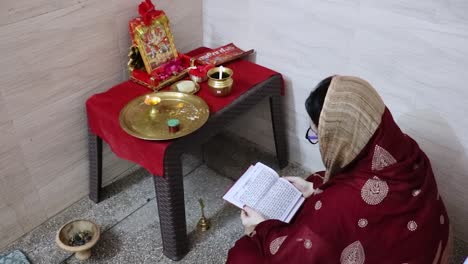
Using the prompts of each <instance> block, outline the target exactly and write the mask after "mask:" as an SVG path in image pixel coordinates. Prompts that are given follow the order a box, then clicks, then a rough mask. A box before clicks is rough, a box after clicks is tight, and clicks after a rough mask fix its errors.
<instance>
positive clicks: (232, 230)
mask: <svg viewBox="0 0 468 264" xmlns="http://www.w3.org/2000/svg"><path fill="white" fill-rule="evenodd" d="M231 184H232V181H231V180H229V179H227V178H225V177H222V176H221V175H218V174H216V173H215V172H214V171H212V170H210V169H209V168H207V167H206V166H204V165H202V166H200V167H199V168H197V169H196V170H194V171H193V172H192V173H190V174H189V175H188V176H186V177H185V179H184V186H185V205H186V219H187V231H188V237H189V241H190V248H191V249H190V252H189V254H188V255H187V256H186V257H185V258H184V259H183V260H182V261H180V262H178V263H223V262H224V261H225V255H226V254H227V251H228V249H229V248H230V247H231V246H232V244H233V243H234V241H235V240H236V239H237V238H238V237H239V236H240V235H241V231H242V226H241V224H240V220H239V218H238V215H239V210H238V209H236V208H234V207H233V206H231V205H228V204H225V202H224V201H223V200H222V199H221V197H222V196H223V194H224V192H225V190H226V189H227V188H228V187H229V186H231ZM199 198H202V199H203V200H204V203H205V206H206V208H205V209H206V210H205V212H206V216H207V217H208V218H209V219H210V221H211V224H212V226H211V229H210V230H209V231H207V232H200V231H198V230H197V229H196V225H197V222H198V220H199V218H200V215H201V213H200V207H199V205H198V199H199ZM159 230H160V229H159V217H158V214H157V204H156V199H151V200H150V201H149V202H148V203H147V204H145V205H144V206H142V207H141V208H140V209H139V210H137V211H135V212H134V213H133V214H131V215H129V216H128V217H127V218H125V219H123V220H122V221H121V222H120V223H118V224H116V225H115V226H113V227H112V228H110V229H109V230H107V231H106V232H105V233H104V234H103V235H102V239H101V241H100V243H99V244H98V245H97V246H96V248H95V250H94V252H93V257H92V258H91V259H90V260H88V261H85V262H79V261H78V260H76V259H75V258H74V257H70V258H69V259H67V260H65V261H64V263H69V264H72V263H76V264H78V263H90V264H94V263H173V262H172V261H171V260H169V259H167V258H165V257H164V256H163V255H162V243H161V238H160V237H161V234H160V231H159ZM209 252H211V253H209Z"/></svg>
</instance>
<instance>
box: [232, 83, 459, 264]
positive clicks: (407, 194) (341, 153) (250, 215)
mask: <svg viewBox="0 0 468 264" xmlns="http://www.w3.org/2000/svg"><path fill="white" fill-rule="evenodd" d="M306 109H307V112H308V114H309V116H310V118H311V126H310V128H309V130H308V131H307V135H306V138H307V139H308V140H309V141H310V142H311V143H312V144H314V143H317V140H318V143H319V148H320V153H321V156H322V160H323V163H324V165H325V168H326V171H325V172H322V173H318V174H314V175H312V176H310V177H309V178H308V179H307V181H306V180H303V179H301V178H298V177H287V178H288V180H289V181H291V182H292V183H293V184H294V185H295V186H296V187H297V188H298V189H299V190H300V191H301V192H302V193H303V195H304V197H306V198H307V199H306V201H305V203H304V205H303V207H302V208H301V210H300V211H299V213H298V214H297V215H296V216H295V219H293V221H292V222H291V223H290V224H286V223H283V222H280V221H277V220H267V221H265V219H264V218H263V217H262V216H261V215H260V214H258V213H257V212H255V211H254V210H252V209H251V208H248V207H247V208H244V210H243V211H242V212H241V219H242V223H243V224H244V226H245V232H246V234H247V236H244V237H242V238H241V239H240V240H239V241H237V242H236V245H235V246H234V247H233V248H232V249H231V250H230V251H229V255H228V260H227V262H228V263H265V262H267V263H424V264H426V263H446V262H447V255H448V251H449V250H448V248H449V247H448V244H449V243H448V242H449V241H450V240H449V219H448V216H447V213H446V210H445V207H444V204H443V202H442V199H441V198H440V196H439V193H438V190H437V185H436V182H435V178H434V175H433V172H432V168H431V165H430V162H429V159H428V158H427V156H426V155H425V154H424V152H423V151H422V150H421V149H420V148H419V146H418V144H417V143H416V142H415V141H414V140H413V139H411V138H410V137H409V136H408V135H406V134H404V133H403V132H402V131H401V130H400V128H399V127H398V126H397V125H396V123H395V121H394V120H393V118H392V116H391V114H390V112H389V110H388V109H387V108H386V107H385V105H384V103H383V102H382V99H381V98H380V96H379V95H378V94H377V92H376V91H375V90H374V88H372V86H371V85H370V84H368V83H367V82H366V81H364V80H362V79H359V78H356V77H346V76H333V77H329V78H327V79H325V80H323V81H322V82H321V83H319V85H318V87H317V88H316V89H315V91H313V92H312V93H311V94H310V96H309V97H308V98H307V100H306ZM311 132H315V133H316V136H314V135H313V133H311Z"/></svg>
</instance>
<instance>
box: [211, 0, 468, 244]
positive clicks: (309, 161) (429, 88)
mask: <svg viewBox="0 0 468 264" xmlns="http://www.w3.org/2000/svg"><path fill="white" fill-rule="evenodd" d="M203 3H204V7H203V23H204V43H205V45H206V46H212V47H216V46H220V45H223V44H226V43H229V42H234V43H236V44H238V45H239V46H240V47H242V48H244V49H250V48H254V49H256V51H257V54H256V58H254V60H256V61H257V63H259V64H262V65H265V66H267V67H270V68H272V69H275V70H277V71H279V72H281V73H283V74H284V77H285V79H286V84H287V91H286V96H285V98H284V101H285V110H286V111H285V114H286V123H287V126H288V145H289V152H290V159H291V160H292V161H294V162H297V163H299V164H301V165H303V166H305V167H307V168H309V169H310V170H311V171H313V170H318V169H322V168H323V165H322V163H321V160H320V156H319V152H318V148H317V147H316V146H312V145H310V144H309V143H307V142H306V141H305V139H304V134H305V132H306V129H307V127H308V122H309V121H308V118H307V115H306V112H305V109H304V106H303V105H304V100H305V98H306V97H307V96H308V94H309V93H310V91H311V89H312V88H313V87H314V86H315V84H316V83H318V81H320V80H321V79H323V78H324V77H327V76H329V75H332V74H335V73H338V74H343V75H345V74H348V75H357V76H361V77H363V78H365V79H367V80H368V81H370V82H371V83H372V84H373V85H374V86H375V87H376V89H377V90H378V91H379V92H380V94H381V95H382V97H383V99H384V101H385V102H386V104H387V105H388V107H389V108H390V109H391V111H392V112H393V114H394V117H395V119H396V120H397V122H398V123H399V124H400V126H401V127H402V129H403V130H404V131H406V132H407V133H408V134H409V135H411V136H412V137H414V138H415V139H416V140H417V141H418V142H419V143H420V145H421V147H422V148H423V150H424V151H425V152H426V153H427V154H428V155H429V157H430V159H431V161H432V164H433V167H434V171H435V173H436V175H437V180H438V184H439V189H440V192H441V194H442V196H443V198H444V200H445V203H446V205H447V207H448V210H449V213H450V215H451V218H452V223H453V225H454V226H455V231H456V234H457V236H459V237H460V238H462V239H464V240H465V241H468V226H467V225H466V223H467V222H468V206H466V201H468V194H467V192H466V189H467V187H468V156H467V151H468V133H467V131H468V118H467V117H466V114H467V112H468V106H467V105H468V89H466V84H467V83H468V74H467V73H468V2H466V1H463V0H447V1H438V0H427V1H422V0H421V1H402V0H381V1H372V0H333V1H332V0H328V1H318V0H309V1H306V0H291V1H279V0H264V1H253V0H252V1H250V0H238V1H214V0H204V2H203ZM266 110H267V104H266V102H265V104H263V105H260V106H259V107H257V108H256V109H255V110H254V111H252V113H251V114H249V115H246V117H244V118H242V119H241V120H240V121H239V122H238V123H237V124H236V125H234V126H233V127H232V128H231V129H232V130H234V131H235V132H237V133H239V134H240V135H241V136H244V137H246V138H248V139H250V140H252V141H254V142H258V143H259V144H261V145H263V146H264V147H265V148H267V149H269V150H271V151H273V148H274V145H273V142H272V141H271V127H270V123H269V122H270V121H269V114H268V112H267V111H266ZM247 116H248V117H247Z"/></svg>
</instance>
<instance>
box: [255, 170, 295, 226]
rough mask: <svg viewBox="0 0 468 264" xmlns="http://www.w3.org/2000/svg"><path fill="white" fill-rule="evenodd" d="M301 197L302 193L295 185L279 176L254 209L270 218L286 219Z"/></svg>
mask: <svg viewBox="0 0 468 264" xmlns="http://www.w3.org/2000/svg"><path fill="white" fill-rule="evenodd" d="M301 197H302V193H301V192H300V191H299V190H298V189H296V187H294V185H292V184H291V183H290V182H288V181H287V180H286V179H283V178H279V179H278V180H277V181H276V183H275V184H274V185H273V186H272V187H271V189H270V190H269V191H268V193H267V194H266V195H265V196H264V197H262V199H261V200H260V202H259V203H258V204H256V205H255V207H254V209H256V210H257V211H258V212H260V213H261V214H262V215H263V216H265V217H266V218H268V219H278V220H281V221H286V219H287V218H288V216H289V215H290V213H291V211H292V210H293V208H294V207H297V203H298V200H299V199H300V198H301ZM296 211H297V210H296ZM291 218H292V217H291ZM289 220H290V219H289Z"/></svg>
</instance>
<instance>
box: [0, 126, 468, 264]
mask: <svg viewBox="0 0 468 264" xmlns="http://www.w3.org/2000/svg"><path fill="white" fill-rule="evenodd" d="M239 141H242V142H239ZM246 143H247V142H245V141H243V140H241V139H237V138H233V137H232V136H231V135H229V136H226V135H221V136H218V137H217V138H215V139H214V141H213V142H211V144H209V145H207V146H206V148H205V151H204V153H205V160H206V162H205V163H203V162H202V161H201V159H200V158H197V157H195V156H194V155H187V156H185V157H184V175H185V177H184V186H185V200H186V211H187V212H186V218H187V225H188V227H187V228H188V232H189V240H190V245H191V250H190V252H189V253H188V255H187V256H186V257H185V258H184V259H183V260H182V261H180V262H178V263H224V261H225V258H226V254H227V251H228V249H229V248H230V247H231V246H232V245H233V244H234V242H235V241H236V239H238V238H239V237H240V235H241V233H242V226H241V223H240V220H239V211H238V210H237V209H236V208H234V207H233V206H230V205H227V204H225V203H224V202H223V200H222V199H221V197H222V195H223V194H224V192H225V190H226V189H227V188H228V187H229V186H230V185H231V184H232V183H233V180H234V179H235V177H236V176H238V175H240V174H241V173H242V171H243V170H245V168H246V167H247V166H248V165H249V164H250V163H252V162H255V161H257V160H260V161H262V162H264V163H266V164H267V165H270V166H272V167H273V168H275V167H276V165H275V163H274V159H273V158H272V157H271V156H270V155H268V154H265V153H262V152H260V151H258V150H257V149H256V148H255V147H253V145H251V144H246ZM246 145H247V146H248V147H239V146H246ZM213 146H223V151H222V155H220V154H219V153H220V151H219V149H215V148H213ZM281 174H282V175H299V176H306V175H307V173H306V172H305V171H303V170H302V169H301V168H300V167H298V166H294V165H290V166H288V167H287V168H286V169H284V170H282V171H281ZM104 191H105V197H106V198H105V200H104V201H102V202H101V203H99V204H97V205H96V204H94V203H93V202H91V201H90V200H89V199H88V198H87V197H85V198H83V199H81V200H80V201H78V202H77V203H75V204H74V205H72V206H71V207H69V208H68V209H66V210H65V211H63V212H61V213H60V214H58V215H57V216H55V217H53V218H52V219H50V220H49V221H47V222H46V223H44V224H42V225H41V226H39V227H38V228H36V229H35V230H33V231H32V232H30V233H29V234H27V235H26V236H24V237H22V238H21V239H19V240H18V241H16V242H15V243H13V244H12V245H10V246H9V247H8V248H6V249H5V252H7V251H9V250H13V249H20V250H22V251H23V252H24V253H26V254H27V256H28V257H29V259H30V260H31V262H32V263H33V264H35V263H46V264H49V263H80V262H79V261H77V260H76V259H75V258H74V257H73V256H72V255H70V254H68V253H66V252H64V251H61V250H60V249H58V248H57V246H56V245H55V242H54V240H55V232H56V230H57V229H58V228H59V227H60V226H61V225H62V224H63V223H65V222H67V221H70V220H72V219H76V218H85V219H91V220H94V221H95V222H96V223H98V224H99V225H100V226H101V228H102V236H101V240H100V242H99V243H98V244H97V245H96V247H95V248H94V251H93V256H92V258H91V259H90V260H88V261H86V262H84V263H175V262H173V261H171V260H168V259H167V258H165V257H164V256H163V255H162V245H161V240H160V232H159V222H158V215H157V208H156V199H155V193H154V187H153V180H152V179H151V177H150V176H149V175H148V174H147V173H146V172H145V171H144V170H142V169H140V170H137V171H136V172H134V173H132V174H131V175H129V176H127V177H125V178H122V179H121V180H119V181H117V182H115V183H113V184H111V185H110V186H108V187H106V188H105V190H104ZM198 198H202V199H203V200H204V201H205V204H206V212H207V216H208V217H209V218H210V219H211V222H212V227H211V229H210V230H209V231H207V232H206V233H200V232H198V231H197V230H196V228H195V227H196V224H197V221H198V219H199V217H200V210H199V206H198ZM457 250H458V256H457V257H455V258H454V260H453V263H462V256H463V255H465V256H466V255H467V254H468V248H467V247H466V244H463V243H460V242H459V241H458V242H457Z"/></svg>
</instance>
